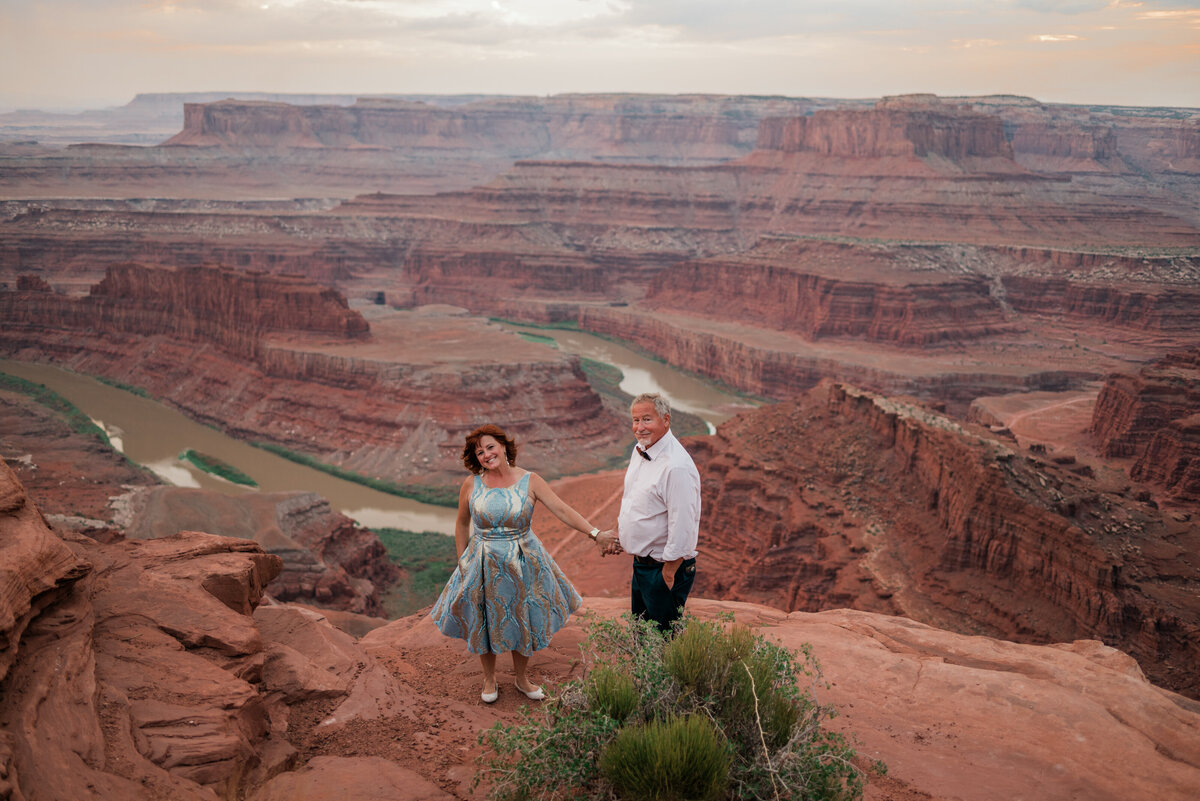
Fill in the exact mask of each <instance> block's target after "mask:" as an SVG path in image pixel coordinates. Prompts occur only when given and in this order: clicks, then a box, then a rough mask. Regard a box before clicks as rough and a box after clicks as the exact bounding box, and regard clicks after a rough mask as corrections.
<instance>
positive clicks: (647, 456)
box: [634, 448, 650, 462]
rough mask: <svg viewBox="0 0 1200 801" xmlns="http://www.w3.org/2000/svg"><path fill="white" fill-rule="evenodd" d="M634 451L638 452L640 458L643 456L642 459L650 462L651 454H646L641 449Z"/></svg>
mask: <svg viewBox="0 0 1200 801" xmlns="http://www.w3.org/2000/svg"><path fill="white" fill-rule="evenodd" d="M634 450H635V451H637V452H638V456H641V457H642V458H643V459H645V460H646V461H647V462H648V461H650V454H648V453H646V452H645V451H644V450H642V449H641V448H634Z"/></svg>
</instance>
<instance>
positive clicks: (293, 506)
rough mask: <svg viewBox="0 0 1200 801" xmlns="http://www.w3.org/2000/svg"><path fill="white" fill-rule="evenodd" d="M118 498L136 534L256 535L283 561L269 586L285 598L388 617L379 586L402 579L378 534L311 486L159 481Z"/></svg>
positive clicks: (129, 533) (124, 523) (123, 520)
mask: <svg viewBox="0 0 1200 801" xmlns="http://www.w3.org/2000/svg"><path fill="white" fill-rule="evenodd" d="M116 503H117V505H118V506H119V508H120V509H121V514H120V515H119V518H118V520H117V522H118V524H119V525H120V527H121V529H122V531H123V532H124V533H125V536H126V537H128V538H130V539H138V540H146V539H157V538H161V537H169V536H172V535H174V534H176V533H177V532H179V531H207V532H209V533H212V534H216V535H218V536H223V537H231V538H236V539H246V540H253V541H255V542H257V543H258V544H259V545H260V546H262V548H263V550H265V551H266V552H267V553H269V554H273V555H275V556H278V557H279V558H280V560H281V568H280V571H279V576H278V577H277V578H276V579H275V580H274V581H272V582H271V584H270V585H269V586H268V588H267V589H268V591H269V592H270V594H271V596H272V597H273V598H275V599H277V600H280V601H294V602H297V603H308V604H313V605H315V606H320V607H324V608H329V609H338V610H342V611H347V612H354V613H356V614H364V615H372V616H383V614H384V610H383V604H382V601H381V599H380V592H381V591H382V590H386V589H387V588H388V587H389V586H390V585H392V584H395V583H396V582H398V581H401V580H403V574H402V571H401V570H400V569H399V568H397V567H396V566H395V565H394V564H393V563H392V562H391V561H389V560H388V556H387V551H386V549H385V548H384V547H383V544H382V543H380V541H379V538H378V537H376V536H375V535H374V534H373V533H372V532H371V531H370V530H369V529H365V528H362V527H361V526H359V525H358V524H357V523H355V522H354V521H353V520H351V519H350V518H348V517H346V516H345V515H342V514H338V513H337V512H335V511H333V509H332V508H331V507H330V505H329V501H327V500H326V499H324V498H322V497H320V496H319V495H316V494H314V493H311V492H289V493H256V494H253V495H243V496H236V497H231V496H226V495H220V494H218V493H215V492H210V491H206V490H197V489H189V488H184V487H153V488H149V489H143V490H137V491H134V492H132V493H128V494H126V495H124V496H121V497H120V498H118V499H116Z"/></svg>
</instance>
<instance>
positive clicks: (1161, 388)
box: [1092, 350, 1200, 473]
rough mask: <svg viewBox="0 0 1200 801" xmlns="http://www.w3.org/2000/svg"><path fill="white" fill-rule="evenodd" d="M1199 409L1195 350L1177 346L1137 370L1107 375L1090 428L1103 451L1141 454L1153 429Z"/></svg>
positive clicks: (1199, 364) (1199, 361)
mask: <svg viewBox="0 0 1200 801" xmlns="http://www.w3.org/2000/svg"><path fill="white" fill-rule="evenodd" d="M1198 411H1200V350H1188V351H1177V352H1174V353H1170V354H1168V355H1167V356H1165V357H1164V358H1162V359H1160V360H1158V361H1156V362H1154V363H1152V364H1149V365H1146V366H1145V367H1143V368H1142V369H1141V370H1140V371H1139V372H1138V373H1137V374H1136V375H1132V374H1126V373H1121V374H1113V375H1110V376H1108V378H1107V379H1106V380H1105V382H1104V387H1103V388H1102V389H1101V390H1100V395H1099V397H1098V398H1097V399H1096V409H1095V411H1094V412H1093V414H1092V431H1093V432H1094V433H1095V435H1096V439H1097V440H1098V441H1099V444H1100V449H1101V452H1102V453H1104V455H1106V456H1116V457H1124V456H1138V457H1140V456H1142V454H1143V452H1144V449H1145V447H1146V446H1147V445H1148V444H1149V442H1150V441H1151V440H1152V439H1153V438H1154V436H1155V435H1156V433H1157V432H1159V431H1160V430H1163V429H1165V428H1166V427H1168V426H1170V425H1171V424H1172V423H1173V422H1174V421H1176V420H1183V419H1185V418H1188V417H1191V416H1192V415H1195V414H1196V413H1197V412H1198ZM1165 446H1166V443H1165V442H1164V447H1165ZM1160 468H1162V469H1165V470H1166V473H1170V472H1172V470H1173V469H1175V468H1173V467H1168V465H1161V466H1160ZM1147 469H1148V468H1147Z"/></svg>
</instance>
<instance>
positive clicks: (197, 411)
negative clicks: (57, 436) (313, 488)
mask: <svg viewBox="0 0 1200 801" xmlns="http://www.w3.org/2000/svg"><path fill="white" fill-rule="evenodd" d="M22 285H23V286H34V285H35V284H34V282H24V283H23V284H22ZM0 316H2V317H3V319H4V320H5V327H4V329H3V331H2V332H0V340H2V341H3V342H4V345H3V347H4V349H5V352H7V353H9V354H11V355H14V356H16V357H17V358H24V359H30V360H36V361H43V362H50V363H55V364H60V365H63V366H66V367H69V368H71V369H74V370H77V371H80V372H84V373H89V374H93V375H99V376H105V377H107V378H109V379H113V380H117V381H120V382H122V383H124V384H127V385H130V386H136V387H140V388H142V389H144V390H146V391H147V392H149V393H150V394H151V395H153V396H154V397H157V398H159V399H162V400H165V401H167V402H169V403H171V404H173V405H175V406H177V407H179V408H181V409H182V410H184V411H186V412H188V413H189V414H190V415H191V416H193V417H194V418H195V419H197V420H200V421H202V422H205V423H209V424H211V425H214V426H217V427H219V428H221V429H223V430H225V431H227V432H232V433H234V434H236V435H237V436H240V437H243V438H245V439H248V440H251V441H256V442H265V443H267V444H271V445H276V446H281V447H283V448H285V449H287V450H289V451H293V452H296V453H299V454H303V455H306V456H310V457H313V458H316V459H317V460H318V461H321V462H325V463H328V464H332V465H335V466H338V467H342V468H345V469H347V470H349V471H351V472H355V473H358V474H360V475H364V476H369V477H375V478H378V477H380V476H386V477H387V478H388V480H389V481H392V482H396V483H403V484H405V485H407V486H410V487H411V488H413V491H420V490H424V491H425V492H426V493H433V494H435V495H436V494H437V493H441V494H442V495H446V496H448V497H453V496H454V495H456V493H457V490H456V489H454V488H453V487H452V486H451V484H452V483H453V482H456V481H457V480H458V478H459V476H460V472H461V467H460V466H459V458H460V451H461V441H462V437H463V436H464V435H465V434H466V433H467V432H469V431H470V430H472V429H473V428H475V427H476V426H477V425H480V424H481V423H482V422H483V421H486V420H488V419H491V416H492V415H494V414H495V406H494V405H493V404H497V403H502V404H505V406H506V417H507V420H506V425H508V426H509V427H510V430H512V431H513V432H514V433H515V434H517V435H519V436H521V437H522V439H523V441H524V444H525V445H526V446H527V447H528V449H529V451H530V452H531V453H532V454H535V455H536V458H537V459H538V460H539V462H540V464H541V465H542V469H543V470H545V471H546V472H547V474H549V475H553V474H555V473H556V472H561V471H562V470H564V469H565V467H566V466H567V465H568V464H570V465H572V466H575V467H582V468H583V469H587V468H588V467H592V468H593V469H594V468H595V467H598V466H602V465H603V464H605V461H604V459H606V458H608V455H606V454H605V452H604V449H605V447H606V446H607V448H608V451H609V452H610V453H611V452H612V451H614V450H615V449H616V442H617V439H618V436H619V432H618V431H617V424H616V419H617V418H616V416H615V415H614V414H613V413H612V412H610V411H608V410H607V409H606V408H605V406H604V405H603V402H602V401H601V399H600V398H599V396H598V395H597V394H596V393H595V392H594V391H593V390H592V389H591V388H590V386H589V385H588V383H587V381H586V379H585V378H584V376H583V374H582V371H581V368H580V366H579V362H578V359H575V358H573V357H567V356H566V355H564V354H559V353H556V352H553V351H547V350H546V349H544V348H540V347H535V346H533V345H532V344H530V343H527V342H525V341H524V340H522V339H521V338H520V337H517V336H515V335H513V334H508V333H505V332H503V331H501V330H499V329H498V328H497V327H496V326H489V325H488V324H486V323H484V322H483V321H479V320H469V319H462V318H461V316H460V315H456V314H454V313H439V312H438V310H436V309H426V311H425V312H423V313H418V314H413V315H396V314H393V315H389V316H387V317H386V318H384V319H381V320H379V321H377V322H376V324H375V325H374V326H371V325H369V324H368V321H367V320H366V319H365V318H364V316H363V314H362V313H360V312H359V311H357V310H352V309H350V308H349V307H348V306H347V304H346V302H345V300H344V298H342V297H341V296H340V295H339V294H337V293H336V292H334V291H333V290H331V289H328V288H325V287H320V286H318V285H316V284H314V283H312V282H311V281H309V280H307V279H303V278H299V277H295V276H275V275H268V274H262V273H254V272H246V271H239V270H233V269H230V268H217V267H197V268H190V267H185V268H172V267H146V266H143V265H137V264H121V265H113V266H110V267H109V268H108V270H107V271H106V275H105V277H104V279H103V280H102V281H100V282H99V283H97V284H96V285H95V286H94V287H93V288H92V290H91V291H90V292H89V294H88V295H86V296H84V297H81V298H75V297H70V296H67V295H63V294H58V293H54V292H48V291H45V289H43V288H41V287H40V285H39V286H36V288H33V289H18V290H15V291H11V292H4V293H0ZM459 342H471V343H474V344H473V345H471V346H469V347H467V346H464V345H459V346H458V347H454V348H449V347H447V343H459ZM495 348H501V349H503V350H504V351H505V352H506V353H507V354H508V355H509V357H510V358H512V359H514V361H513V362H511V363H509V364H499V365H497V364H495V363H494V360H493V353H494V350H493V349H495ZM584 443H587V444H588V446H589V447H588V448H586V449H585V448H583V445H584ZM576 450H579V451H584V453H583V454H582V455H581V454H580V453H576V452H575V451H576Z"/></svg>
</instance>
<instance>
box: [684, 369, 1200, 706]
mask: <svg viewBox="0 0 1200 801" xmlns="http://www.w3.org/2000/svg"><path fill="white" fill-rule="evenodd" d="M688 446H689V448H690V449H692V450H693V453H694V454H695V458H696V461H697V464H698V465H699V466H700V468H701V473H702V486H703V492H704V507H705V521H704V536H703V537H702V545H701V547H702V551H703V552H704V556H705V558H706V560H707V561H709V563H710V564H711V565H712V567H711V568H710V571H711V572H710V573H709V576H708V577H707V578H706V581H708V582H710V583H709V584H708V589H706V591H707V592H711V593H712V594H715V595H720V596H722V597H728V598H734V599H744V600H753V601H757V602H760V603H771V604H772V605H779V606H782V607H783V608H787V609H806V610H816V609H826V608H832V607H836V606H842V605H850V606H854V607H857V608H862V609H866V610H871V611H893V612H898V613H899V614H903V615H906V616H909V617H913V618H916V619H919V620H923V621H925V622H928V623H931V624H934V625H939V626H945V627H949V628H954V629H957V630H961V631H964V632H973V633H986V634H988V635H990V636H999V637H1006V638H1014V639H1018V640H1023V641H1029V642H1046V641H1058V640H1064V639H1072V638H1080V637H1089V638H1096V639H1101V640H1104V641H1105V642H1107V643H1109V644H1111V645H1114V646H1115V647H1119V648H1121V649H1122V650H1125V651H1126V652H1128V653H1129V654H1131V655H1132V656H1134V657H1135V658H1136V659H1137V660H1138V662H1139V663H1140V664H1141V666H1142V669H1143V670H1145V671H1146V673H1147V675H1150V676H1152V677H1153V678H1154V680H1155V681H1156V682H1159V683H1161V684H1163V685H1164V686H1168V687H1172V688H1174V689H1176V690H1178V691H1180V692H1184V693H1186V694H1188V695H1191V696H1192V697H1196V696H1197V695H1200V672H1198V671H1197V670H1196V669H1195V668H1194V666H1195V665H1197V664H1200V661H1198V657H1200V639H1198V637H1197V635H1200V604H1198V603H1197V601H1196V598H1197V597H1198V596H1196V595H1195V594H1194V593H1188V592H1180V590H1179V587H1181V586H1184V587H1186V586H1192V587H1195V586H1200V567H1198V566H1194V565H1191V564H1190V561H1187V559H1186V555H1187V554H1191V553H1195V552H1196V549H1197V548H1200V531H1198V530H1197V529H1196V527H1195V526H1194V525H1190V524H1188V522H1187V515H1183V516H1181V517H1178V518H1177V517H1175V516H1172V515H1166V514H1163V513H1162V512H1161V511H1159V510H1158V509H1156V508H1155V507H1154V506H1153V505H1151V504H1147V503H1142V502H1137V501H1134V500H1133V499H1131V498H1124V497H1117V496H1115V495H1112V494H1111V493H1110V492H1107V491H1105V490H1103V489H1101V488H1100V487H1098V486H1097V485H1095V483H1094V482H1093V481H1092V480H1091V479H1089V478H1088V476H1087V475H1086V472H1085V471H1073V468H1074V467H1076V465H1072V464H1065V465H1059V464H1056V463H1053V462H1048V461H1043V460H1041V459H1039V458H1037V457H1036V456H1033V455H1023V454H1021V453H1019V452H1016V451H1014V450H1013V449H1012V447H1011V446H1010V445H1009V444H1005V443H1002V442H999V441H997V440H994V439H992V438H991V437H990V436H988V435H987V434H986V433H985V432H983V430H982V429H979V430H976V429H973V428H964V427H962V426H960V425H959V424H957V423H954V422H953V421H952V420H950V419H949V418H947V417H945V416H944V415H940V414H936V413H933V412H930V411H929V410H927V409H923V408H922V407H920V406H916V405H913V404H908V403H904V402H900V401H894V400H890V399H887V398H884V397H881V396H878V395H874V394H872V393H867V392H863V391H859V390H855V389H852V388H850V387H847V386H844V385H830V384H823V385H821V387H819V388H818V389H817V390H814V391H813V392H812V393H810V394H809V395H807V396H802V397H800V398H797V399H794V400H791V401H785V402H781V403H779V404H775V405H773V406H771V407H765V408H763V409H761V410H757V411H755V412H751V413H744V414H742V415H740V416H739V417H737V418H734V419H733V420H731V421H729V422H727V423H725V424H723V425H722V426H721V427H720V428H719V429H718V433H717V436H716V437H714V438H710V439H691V440H689V441H688ZM1181 560H1184V561H1181Z"/></svg>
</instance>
